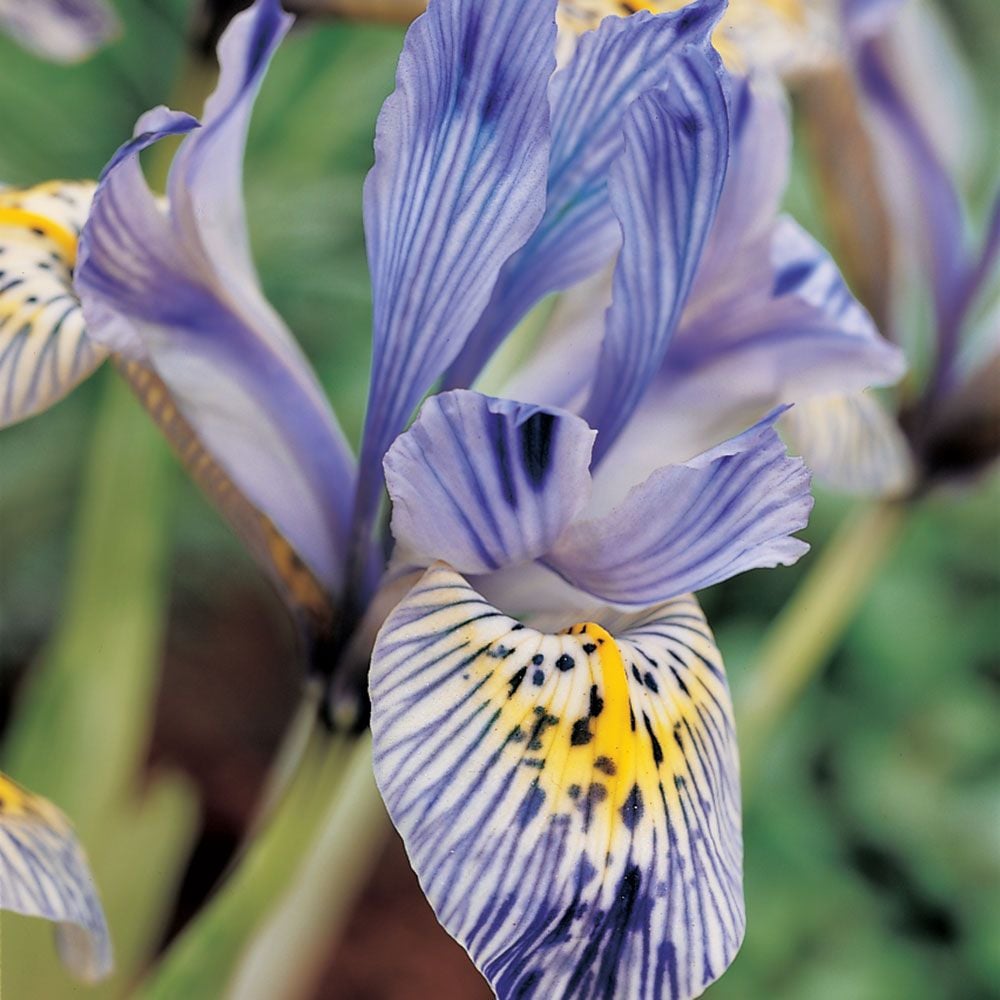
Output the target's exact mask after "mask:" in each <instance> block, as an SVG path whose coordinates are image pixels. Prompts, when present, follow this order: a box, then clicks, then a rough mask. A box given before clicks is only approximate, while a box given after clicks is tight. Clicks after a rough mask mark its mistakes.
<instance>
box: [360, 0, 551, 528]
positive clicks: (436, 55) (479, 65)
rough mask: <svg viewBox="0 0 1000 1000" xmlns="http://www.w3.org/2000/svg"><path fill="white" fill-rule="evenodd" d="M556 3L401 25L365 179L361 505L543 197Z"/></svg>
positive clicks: (452, 8)
mask: <svg viewBox="0 0 1000 1000" xmlns="http://www.w3.org/2000/svg"><path fill="white" fill-rule="evenodd" d="M554 52H555V0H432V2H431V4H430V6H429V8H428V10H427V13H426V14H424V15H423V16H422V17H420V18H419V19H418V20H417V21H415V22H414V24H413V26H412V27H411V28H410V31H409V33H408V34H407V36H406V42H405V43H404V47H403V53H402V56H401V57H400V61H399V69H398V71H397V76H396V90H395V92H394V93H393V94H392V95H391V96H390V97H389V99H388V100H387V101H386V103H385V105H384V106H383V108H382V113H381V115H380V117H379V121H378V126H377V129H376V138H375V166H374V168H373V169H372V171H371V173H370V174H369V176H368V180H367V181H366V183H365V233H366V237H367V241H368V258H369V264H370V268H371V274H372V284H373V294H374V341H373V365H372V382H371V388H370V391H369V397H368V414H367V417H366V423H365V432H364V441H363V444H362V451H361V482H360V484H359V489H358V503H357V516H358V517H359V518H360V519H361V520H360V523H359V528H360V533H361V534H362V535H364V534H367V529H368V527H369V526H370V523H371V520H372V518H373V517H374V508H375V506H376V505H377V502H378V499H379V496H380V491H381V486H382V475H381V460H382V456H383V455H384V453H385V451H386V449H387V448H388V447H389V445H390V444H391V443H392V440H393V439H394V438H395V437H396V435H397V434H399V432H400V431H401V430H402V429H403V427H404V426H405V425H406V422H407V420H408V419H409V418H410V416H411V414H412V413H413V410H414V408H415V407H416V405H417V404H418V403H419V401H420V398H421V397H422V396H423V395H424V393H426V391H427V390H428V388H430V386H431V384H432V383H433V382H434V380H435V379H436V378H437V377H438V376H439V375H440V374H441V373H442V372H443V371H444V369H445V368H446V367H447V365H448V364H449V363H450V362H451V361H452V360H453V359H454V357H455V355H456V354H457V353H458V352H459V350H461V348H462V345H463V344H464V343H465V340H466V338H467V336H468V335H469V332H470V331H471V330H472V328H473V326H474V324H475V322H476V320H477V319H478V318H479V316H480V314H481V313H482V311H483V308H484V307H485V305H486V303H487V301H488V299H489V296H490V292H491V291H492V289H493V285H494V283H495V281H496V277H497V274H498V272H499V270H500V268H501V266H502V265H503V264H504V262H505V261H506V260H507V259H508V258H509V257H510V255H511V254H512V253H514V252H515V251H516V250H518V249H519V248H520V247H521V246H522V245H523V244H524V242H525V240H527V239H528V237H529V236H530V235H531V233H532V231H533V230H534V228H535V226H536V225H537V224H538V220H539V219H540V218H541V216H542V212H543V211H544V208H545V177H546V171H547V166H548V153H549V110H548V104H547V101H546V90H547V87H548V82H549V77H550V76H551V73H552V71H553V69H554V67H555V54H554Z"/></svg>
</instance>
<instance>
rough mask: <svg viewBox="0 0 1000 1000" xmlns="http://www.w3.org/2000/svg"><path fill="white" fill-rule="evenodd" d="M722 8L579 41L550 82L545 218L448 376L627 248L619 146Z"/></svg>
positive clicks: (450, 380) (710, 4)
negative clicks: (632, 111) (644, 102)
mask: <svg viewBox="0 0 1000 1000" xmlns="http://www.w3.org/2000/svg"><path fill="white" fill-rule="evenodd" d="M724 8H725V4H724V3H723V2H720V0H698V2H696V3H692V4H689V5H688V6H687V7H685V8H684V9H683V10H681V11H677V12H676V13H670V14H660V15H656V16H653V15H651V14H649V13H648V12H639V13H637V14H634V15H633V16H631V17H628V18H620V17H609V18H605V20H604V21H603V22H601V25H600V27H599V28H598V29H597V30H596V31H593V32H589V33H588V34H586V35H584V36H583V37H582V38H581V39H580V43H579V46H578V48H577V50H576V52H575V54H574V56H573V59H572V61H571V63H570V64H569V66H567V67H566V68H565V69H564V70H562V71H560V72H559V73H557V74H556V76H555V77H554V78H553V81H552V86H551V89H550V94H549V96H550V102H551V105H552V158H551V163H550V167H549V178H548V194H547V201H546V208H545V217H544V218H543V219H542V222H541V224H540V225H539V226H538V229H537V231H536V232H535V233H534V235H533V236H532V238H531V239H530V240H529V241H528V243H527V244H526V245H525V247H524V248H523V249H522V250H521V251H520V252H519V253H518V254H516V255H515V256H514V257H513V258H512V259H511V260H510V261H509V263H508V264H507V265H506V266H505V267H504V269H503V271H502V272H501V275H500V279H499V281H498V282H497V285H496V288H495V289H494V292H493V296H492V298H491V299H490V303H489V305H488V306H487V308H486V311H485V312H484V313H483V316H482V318H481V319H480V321H479V323H478V324H477V325H476V329H475V331H474V333H473V334H472V335H471V336H470V337H469V340H468V342H467V343H466V345H465V348H464V350H463V352H462V354H461V355H460V356H459V358H458V359H457V360H456V361H455V363H454V364H453V365H452V367H451V369H450V371H449V372H448V374H447V375H446V377H445V384H446V385H447V386H468V385H471V384H472V382H473V380H474V379H475V378H476V376H477V375H478V374H479V372H480V370H481V369H482V367H483V365H484V364H485V363H486V361H487V360H488V359H489V358H490V356H491V355H492V354H493V352H494V351H495V350H496V348H497V346H498V345H499V344H500V342H501V341H502V340H503V338H504V337H505V336H506V335H507V334H508V333H509V332H510V331H511V330H512V329H513V327H514V326H515V325H516V324H517V323H518V322H519V321H520V319H521V318H522V317H523V316H524V315H525V314H526V313H527V312H528V311H529V310H530V309H531V307H532V306H533V305H534V304H535V303H536V302H538V301H539V300H540V299H541V298H543V297H544V296H545V295H547V294H548V293H550V292H553V291H558V290H560V289H563V288H568V287H570V286H571V285H573V284H575V283H576V282H577V281H580V280H582V279H584V278H586V277H587V276H588V275H591V274H593V273H594V272H595V271H597V270H599V269H600V268H601V267H603V266H605V265H606V264H607V263H608V262H609V261H610V260H611V259H612V258H613V256H614V254H615V251H616V250H617V249H618V247H619V246H620V244H621V231H620V227H619V224H618V220H617V218H616V216H615V213H614V211H613V209H612V206H611V202H610V199H609V196H608V173H609V170H610V168H611V164H612V163H613V162H614V161H615V160H616V159H617V158H618V157H619V156H620V155H621V152H622V141H623V136H622V126H623V122H624V118H625V114H626V112H627V111H628V108H629V107H630V106H631V104H632V102H633V101H634V100H635V99H636V98H637V97H638V96H639V95H640V94H642V93H645V92H646V91H649V90H654V89H659V88H663V87H669V86H670V85H671V81H672V79H673V75H674V72H675V59H676V58H677V54H678V53H679V52H681V51H682V50H683V49H685V48H687V47H689V46H695V47H699V48H701V49H702V50H703V51H708V48H709V46H710V42H709V38H710V36H711V33H712V30H713V28H714V26H715V23H716V21H717V20H718V19H719V17H720V16H721V14H722V11H723V9H724Z"/></svg>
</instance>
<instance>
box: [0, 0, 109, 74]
mask: <svg viewBox="0 0 1000 1000" xmlns="http://www.w3.org/2000/svg"><path fill="white" fill-rule="evenodd" d="M0 30H2V31H5V32H7V34H9V35H10V36H11V37H12V38H14V39H15V40H16V41H18V42H20V43H21V44H22V45H23V46H24V47H25V48H26V49H29V50H30V51H32V52H34V53H35V54H36V55H40V56H43V57H44V58H46V59H52V60H54V61H56V62H67V63H70V62H78V61H79V60H81V59H86V58H87V57H88V56H90V55H93V53H94V52H96V51H97V50H98V49H99V48H101V46H103V45H105V44H107V43H108V42H109V41H111V40H112V39H113V38H114V37H115V36H116V35H117V34H118V32H119V31H120V30H121V26H120V24H119V22H118V17H117V15H116V14H115V12H114V10H113V9H112V8H111V7H110V6H109V5H108V4H107V3H105V2H104V0H0Z"/></svg>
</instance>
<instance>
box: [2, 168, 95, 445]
mask: <svg viewBox="0 0 1000 1000" xmlns="http://www.w3.org/2000/svg"><path fill="white" fill-rule="evenodd" d="M94 187H95V185H94V184H92V183H90V182H66V181H56V182H52V183H49V184H42V185H39V186H37V187H33V188H27V189H17V188H3V189H0V427H5V426H7V425H8V424H12V423H15V422H16V421H18V420H23V419H24V418H25V417H30V416H32V415H33V414H36V413H40V412H41V411H42V410H46V409H48V408H49V407H50V406H52V405H53V404H54V403H56V402H58V401H59V400H60V399H62V398H63V396H65V395H66V394H67V393H68V392H69V391H70V390H71V389H72V388H73V387H74V386H76V385H78V384H79V383H80V382H82V381H83V380H84V379H85V378H86V377H87V376H88V375H90V374H91V373H92V372H93V371H94V369H95V368H97V366H98V365H99V364H100V363H101V362H102V361H103V360H104V358H105V356H106V354H107V351H106V350H105V349H104V348H103V347H102V346H100V345H99V344H96V343H94V342H93V341H92V340H91V339H90V338H89V337H88V336H87V333H86V330H85V329H84V322H83V312H82V310H81V309H80V304H79V302H78V301H77V298H76V293H75V292H74V290H73V267H74V265H75V263H76V248H77V241H78V239H79V235H80V230H81V229H82V228H83V224H84V222H85V221H86V218H87V211H88V209H89V207H90V202H91V198H92V197H93V193H94Z"/></svg>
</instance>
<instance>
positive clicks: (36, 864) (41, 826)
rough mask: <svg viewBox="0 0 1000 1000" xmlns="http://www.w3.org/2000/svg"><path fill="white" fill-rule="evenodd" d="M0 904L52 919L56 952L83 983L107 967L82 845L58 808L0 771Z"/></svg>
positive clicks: (106, 944) (104, 932) (107, 947)
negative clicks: (54, 925) (55, 927)
mask: <svg viewBox="0 0 1000 1000" xmlns="http://www.w3.org/2000/svg"><path fill="white" fill-rule="evenodd" d="M0 907H2V908H3V909H5V910H11V911H12V912H14V913H22V914H24V915H25V916H29V917H44V918H45V919H46V920H52V921H54V922H55V923H56V924H57V925H58V927H57V929H56V943H57V945H58V947H59V954H60V956H61V957H62V960H63V962H65V964H66V966H67V968H68V969H69V970H70V972H72V973H73V974H74V975H75V976H77V977H79V978H80V979H83V980H86V981H87V982H95V981H97V980H98V979H103V978H104V977H105V976H107V975H108V973H109V972H110V971H111V942H110V939H109V937H108V928H107V925H106V924H105V922H104V914H103V913H102V912H101V904H100V901H99V900H98V898H97V890H96V888H95V886H94V880H93V878H92V876H91V874H90V870H89V869H88V867H87V859H86V858H85V857H84V854H83V849H82V848H81V847H80V844H79V842H78V841H77V839H76V837H75V836H74V834H73V830H72V828H71V827H70V825H69V822H68V821H67V820H66V817H65V816H63V814H62V813H61V812H59V810H58V809H56V808H55V807H54V806H53V805H52V804H51V803H49V802H46V801H45V799H42V798H39V797H38V796H36V795H32V794H31V793H30V792H28V791H26V790H25V789H23V788H21V787H20V785H18V784H16V783H15V782H13V781H12V780H11V779H10V778H8V777H7V776H6V775H4V774H0Z"/></svg>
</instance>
